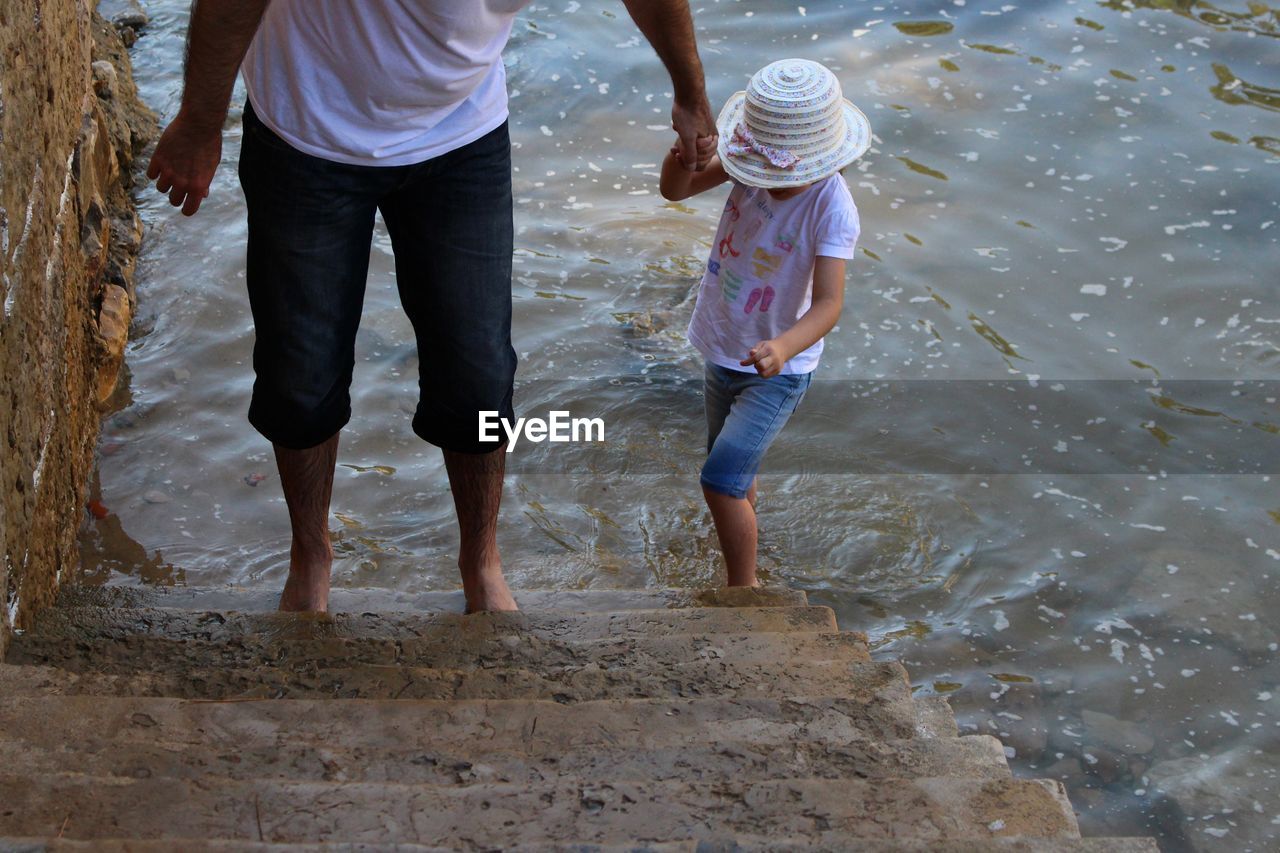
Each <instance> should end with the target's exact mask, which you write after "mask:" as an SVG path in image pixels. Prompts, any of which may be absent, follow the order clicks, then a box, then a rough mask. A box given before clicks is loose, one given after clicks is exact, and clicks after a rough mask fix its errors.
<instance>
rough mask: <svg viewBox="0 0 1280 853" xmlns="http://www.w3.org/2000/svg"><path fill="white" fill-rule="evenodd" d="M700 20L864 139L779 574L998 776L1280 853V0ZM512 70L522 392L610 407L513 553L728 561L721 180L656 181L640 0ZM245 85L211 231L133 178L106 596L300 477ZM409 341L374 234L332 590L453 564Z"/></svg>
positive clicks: (624, 581)
mask: <svg viewBox="0 0 1280 853" xmlns="http://www.w3.org/2000/svg"><path fill="white" fill-rule="evenodd" d="M185 5H186V4H185V3H182V2H178V0H156V2H152V3H151V4H150V5H149V11H150V13H151V17H152V24H151V26H150V28H149V29H148V30H147V31H146V33H145V35H144V37H143V38H142V39H141V40H140V41H139V42H138V44H137V46H136V47H135V48H134V56H135V63H136V67H137V76H138V80H139V83H140V85H141V87H142V91H143V93H144V96H145V98H146V99H147V100H148V102H149V103H150V104H151V105H152V106H154V107H155V108H156V109H157V110H158V111H159V112H161V113H162V114H163V115H164V116H165V117H166V118H168V117H170V116H172V115H173V114H174V112H175V110H176V107H177V101H178V95H179V88H180V80H181V76H180V67H179V65H180V56H181V51H182V37H183V32H184V28H185V8H184V7H185ZM697 20H698V25H699V35H700V43H701V46H702V52H703V58H704V62H705V64H706V66H707V71H708V85H709V89H710V96H711V100H712V102H713V104H714V107H715V108H716V109H717V110H718V108H719V105H720V104H721V103H723V101H724V99H725V98H726V97H727V96H728V95H730V94H731V93H732V92H733V91H735V90H737V89H740V88H742V87H743V86H744V85H745V81H746V78H747V77H748V76H749V74H750V73H751V72H752V71H754V70H755V69H756V68H758V67H760V66H762V65H764V64H765V63H767V62H769V61H772V60H774V59H779V58H783V57H785V56H802V57H806V58H811V59H816V60H819V61H821V62H823V63H825V64H827V65H828V66H830V67H831V68H833V69H834V70H836V72H837V73H838V75H839V76H840V77H841V79H842V80H843V81H844V85H845V90H846V94H847V95H848V96H849V97H851V98H852V99H853V100H854V101H855V102H856V103H858V104H859V105H860V106H861V107H862V108H863V110H864V111H865V112H866V113H867V114H868V116H869V117H870V119H871V122H872V126H873V129H874V131H875V133H876V143H875V146H874V147H873V149H872V150H871V152H869V153H868V155H867V156H866V157H865V158H863V160H862V161H861V162H860V163H859V164H857V165H856V166H855V167H853V168H851V169H849V170H848V171H847V172H846V176H847V178H848V180H849V183H850V186H851V188H852V189H853V191H854V196H855V198H856V200H857V202H858V205H859V207H860V210H861V213H862V221H863V227H864V233H863V236H862V240H861V243H860V246H861V251H860V253H859V257H858V258H857V260H856V262H855V263H854V264H853V265H852V268H851V271H850V274H849V279H848V291H847V298H846V308H845V312H844V316H843V319H842V322H841V324H840V326H839V327H838V329H837V330H836V331H835V332H833V333H832V334H831V336H830V337H829V338H828V343H827V352H826V355H825V357H824V361H823V368H822V373H821V374H820V377H821V381H819V382H815V385H814V390H813V392H812V393H811V395H810V397H809V398H808V399H807V400H806V403H805V404H804V406H802V408H801V411H800V413H799V414H798V415H797V417H796V419H795V420H794V421H793V423H792V425H790V426H789V427H788V429H787V430H786V431H785V432H784V434H783V436H782V438H781V439H780V441H779V443H778V444H777V445H776V446H775V448H774V450H773V452H772V454H771V456H770V459H769V462H768V472H769V473H768V474H767V475H766V476H765V477H764V478H763V480H762V502H761V527H762V531H763V534H762V541H761V552H762V557H761V559H762V566H763V572H764V575H765V577H766V578H767V579H768V580H770V581H773V582H779V583H785V584H789V585H792V586H796V587H800V588H803V589H807V590H809V591H810V593H811V598H812V599H813V600H814V601H815V602H817V603H822V604H828V605H830V606H832V607H833V608H835V610H836V611H837V613H838V614H839V617H840V620H841V623H842V624H843V625H845V626H847V627H851V628H857V629H861V630H865V631H867V632H868V633H869V634H870V636H871V638H872V641H873V643H874V644H875V646H876V648H877V652H878V654H880V655H883V656H885V657H902V658H903V659H904V660H905V661H906V662H907V663H908V666H909V668H910V671H911V675H912V678H913V679H914V683H915V685H916V687H917V690H918V692H919V693H921V694H929V693H945V694H946V695H948V696H949V697H950V699H951V701H952V703H953V705H954V706H955V708H956V709H957V712H958V715H959V718H960V721H961V725H962V727H963V728H964V729H965V730H967V731H977V732H991V733H995V734H998V735H1000V736H1001V738H1002V739H1004V741H1005V743H1006V744H1008V745H1009V747H1010V752H1011V763H1012V764H1013V766H1014V768H1015V771H1016V772H1018V773H1020V774H1026V775H1036V776H1053V777H1055V778H1062V779H1064V780H1065V781H1066V783H1067V784H1068V786H1069V788H1070V790H1071V795H1072V799H1073V802H1074V803H1075V804H1076V806H1077V808H1079V809H1081V811H1082V814H1081V823H1082V826H1083V828H1084V830H1085V831H1086V833H1088V834H1102V833H1109V834H1154V835H1157V836H1158V837H1160V838H1161V841H1162V844H1163V845H1164V846H1165V848H1166V849H1169V850H1179V849H1190V848H1192V847H1194V848H1196V849H1201V848H1203V849H1223V850H1228V849H1229V850H1244V849H1250V848H1252V849H1259V850H1261V849H1265V848H1268V847H1271V846H1273V845H1275V843H1276V842H1275V832H1276V826H1277V821H1278V820H1280V817H1278V815H1280V811H1278V810H1277V807H1276V806H1277V802H1276V779H1275V770H1274V755H1275V750H1274V747H1275V745H1276V743H1277V740H1278V739H1280V735H1278V733H1277V699H1276V698H1275V697H1276V696H1277V695H1278V693H1277V687H1278V685H1277V682H1278V681H1280V668H1277V665H1276V662H1275V659H1274V658H1275V650H1276V642H1277V640H1278V637H1277V629H1276V621H1275V619H1274V616H1273V613H1274V612H1275V608H1276V605H1277V603H1278V602H1277V599H1278V598H1280V595H1277V588H1276V583H1275V574H1276V572H1277V570H1278V569H1280V562H1278V561H1280V529H1278V528H1277V524H1280V494H1277V490H1276V484H1275V479H1274V478H1275V476H1276V475H1277V474H1278V473H1280V470H1277V469H1280V464H1277V463H1278V462H1280V453H1278V452H1277V449H1278V448H1280V444H1278V442H1280V428H1278V427H1277V426H1276V424H1280V411H1277V408H1278V406H1277V399H1276V398H1277V393H1276V392H1277V387H1276V384H1275V379H1276V368H1277V365H1278V364H1280V342H1278V338H1280V300H1278V299H1277V295H1278V294H1277V279H1276V272H1275V269H1276V260H1277V258H1280V255H1278V254H1277V251H1276V235H1277V233H1280V229H1277V227H1276V224H1275V223H1276V221H1277V220H1280V211H1278V210H1277V206H1278V205H1277V198H1278V197H1280V193H1278V189H1280V179H1278V176H1280V118H1278V117H1277V112H1278V111H1280V65H1277V64H1276V63H1275V61H1274V59H1275V56H1276V45H1277V43H1276V40H1275V38H1276V36H1277V34H1278V33H1280V26H1278V24H1277V16H1276V12H1275V11H1274V10H1272V9H1270V8H1268V7H1266V6H1264V5H1263V4H1261V3H1257V2H1253V3H1249V4H1248V5H1246V4H1244V3H1241V2H1238V0H1231V2H1228V3H1226V4H1225V5H1223V6H1221V7H1218V6H1211V5H1209V4H1207V3H1201V2H1191V0H1176V1H1175V2H1158V3H1157V2H1144V3H1131V2H1106V3H1081V2H1077V3H1070V2H1062V3H1046V2H1037V3H1025V2H1024V3H1009V4H1004V5H1001V4H999V3H996V2H978V1H977V0H969V2H960V0H948V2H934V3H919V2H905V1H904V2H899V3H894V4H887V3H886V4H882V5H874V6H873V5H869V4H866V3H835V2H812V3H809V4H808V5H806V6H792V5H788V4H778V3H767V2H761V1H757V2H712V3H705V4H702V5H700V6H699V7H698V9H697ZM507 61H508V65H509V76H510V89H511V95H512V111H513V119H512V133H513V140H514V143H515V146H516V150H515V162H516V167H517V170H518V171H517V172H516V175H515V181H516V185H515V195H516V199H517V204H516V217H517V228H518V236H517V255H516V274H515V281H514V296H515V312H516V313H515V338H516V347H517V350H518V351H519V353H520V357H521V367H520V374H519V379H520V381H521V383H522V384H521V387H520V391H519V394H518V399H517V403H518V407H519V408H520V409H521V410H522V412H524V413H529V414H544V413H545V412H546V411H547V410H548V409H549V408H553V407H557V408H559V407H563V408H569V409H571V410H573V411H574V413H575V414H585V415H590V416H593V417H602V418H604V420H605V423H606V437H607V442H606V444H605V445H604V446H603V447H569V446H566V445H554V446H552V445H547V444H543V445H538V446H527V447H524V448H517V452H515V453H513V454H512V456H511V458H510V468H511V474H510V475H509V477H508V481H507V492H506V502H505V504H504V507H503V514H502V524H501V531H500V543H501V546H502V548H503V553H504V556H505V559H506V563H507V566H508V575H509V578H510V580H511V581H512V584H513V586H515V587H516V588H519V587H561V588H584V587H592V586H596V587H618V586H620V587H627V586H666V585H696V584H702V583H711V582H714V579H715V578H716V577H717V572H718V571H719V569H718V562H717V561H718V557H717V553H716V550H715V548H714V547H713V539H714V537H713V532H712V530H711V527H710V520H709V517H708V515H707V513H706V510H705V508H704V507H703V505H702V501H701V498H700V496H699V494H698V491H697V488H696V472H697V469H698V465H699V460H700V455H701V443H702V441H703V436H702V434H701V425H700V423H699V417H700V406H701V402H700V365H699V361H698V359H697V358H696V357H695V354H694V353H693V352H692V351H691V349H690V348H689V347H688V346H687V344H686V343H685V342H684V340H683V328H684V324H685V322H686V321H687V318H688V314H689V311H690V310H691V301H690V292H691V289H692V287H693V285H694V284H695V281H696V277H697V274H698V270H699V269H700V267H701V265H702V263H703V262H704V260H705V257H706V252H707V250H708V247H709V242H710V240H711V237H712V234H713V232H714V227H715V221H716V220H715V217H716V215H717V213H718V209H719V207H720V205H721V203H722V201H723V192H724V191H723V190H722V191H719V192H715V193H711V194H709V195H708V196H706V197H701V198H695V199H692V200H690V201H689V202H687V203H685V204H667V203H664V202H663V201H662V199H661V198H660V196H659V195H658V194H657V168H658V164H659V163H660V162H661V158H662V156H663V153H664V151H665V150H666V148H667V147H668V145H669V144H670V140H671V133H670V131H669V130H667V129H666V128H667V126H668V122H669V111H670V105H671V98H670V83H669V81H668V79H667V78H666V76H665V73H664V72H663V71H662V69H661V66H660V65H659V63H658V62H657V61H656V59H654V57H653V56H652V53H651V51H650V49H649V48H648V47H647V45H645V44H644V43H643V42H642V41H641V40H640V38H639V36H638V34H637V33H636V31H635V29H634V27H633V26H632V25H631V23H630V22H629V20H628V19H627V18H626V16H625V14H624V13H623V11H622V7H621V5H620V4H607V5H605V6H603V7H597V6H595V5H593V4H579V3H576V2H568V0H565V2H559V1H558V2H555V3H552V4H549V5H548V4H543V3H539V4H538V5H536V6H534V7H532V8H530V9H529V10H527V11H526V13H525V14H524V15H523V16H522V17H521V19H520V20H519V22H518V24H517V27H516V32H515V36H514V37H513V40H512V43H511V47H510V49H509V50H508V53H507ZM242 97H243V95H242V93H240V92H237V95H236V108H235V109H234V110H233V116H232V120H231V121H230V122H229V125H228V130H227V134H226V144H225V161H224V165H223V168H222V170H221V171H220V172H219V174H218V177H217V180H216V182H215V185H214V187H213V193H212V195H211V197H210V199H209V200H208V201H207V202H206V204H205V206H204V207H203V208H202V209H201V212H200V213H199V214H198V216H197V217H195V218H194V219H191V220H186V219H183V218H182V217H180V216H178V215H177V214H176V213H175V212H174V211H172V210H171V209H170V208H169V207H168V206H167V204H166V203H165V202H164V200H163V199H162V198H161V197H160V196H158V195H156V194H154V193H150V194H147V193H144V194H143V195H142V203H143V215H144V218H145V219H146V222H147V228H148V233H147V239H146V243H145V250H144V256H143V258H142V262H141V273H140V279H139V308H138V317H137V320H136V322H135V328H134V335H133V340H132V342H131V344H130V348H129V354H128V362H127V367H128V374H129V376H128V386H127V389H125V390H123V391H121V392H120V394H119V395H118V398H117V400H116V402H117V404H118V406H119V409H118V411H116V412H115V413H114V414H112V415H111V416H110V417H109V418H108V419H107V421H106V424H105V427H104V431H103V438H102V443H101V458H100V464H99V480H100V482H99V483H98V484H97V485H96V488H95V497H97V499H98V500H100V501H101V503H102V504H103V506H105V507H106V508H107V509H108V510H109V511H110V513H111V514H110V515H108V516H107V517H106V518H104V519H101V520H89V521H87V522H86V527H85V531H84V534H83V537H82V543H83V554H84V565H83V573H84V579H85V580H86V581H88V582H98V583H107V582H110V583H126V584H128V583H162V584H170V583H176V584H190V585H206V584H212V585H217V584H225V583H239V584H254V585H268V586H277V587H278V586H279V585H280V584H281V583H282V582H283V578H284V572H285V568H286V563H285V554H286V553H287V533H288V530H287V519H286V515H285V510H284V505H283V500H282V498H281V496H280V491H279V486H278V482H277V479H276V476H275V472H274V466H273V463H272V460H271V456H270V451H269V448H268V446H267V445H266V444H265V442H264V441H263V440H262V439H261V438H260V437H259V436H258V435H257V434H256V433H254V432H253V431H252V429H250V428H249V427H248V425H247V423H246V422H245V420H244V413H245V410H246V408H247V406H248V397H249V390H250V370H249V358H250V349H251V344H252V328H251V324H250V319H249V312H248V305H247V300H246V298H245V295H244V288H243V275H244V271H243V240H244V233H245V229H244V212H243V210H242V199H241V195H240V192H239V188H238V185H237V183H236V178H235V173H234V171H235V170H234V163H235V155H236V150H237V147H238V143H239V137H240V127H239V119H238V116H239V113H238V105H239V103H241V101H242ZM416 369H417V357H416V354H415V353H414V350H413V345H412V335H411V333H410V328H409V325H408V323H407V321H406V320H405V319H404V317H403V316H402V315H401V314H400V309H399V305H398V301H397V297H396V293H395V283H394V277H393V269H392V258H391V254H390V243H389V240H388V239H387V237H386V235H385V232H384V231H382V230H381V229H380V230H379V232H378V236H377V238H376V241H375V246H374V251H373V259H372V269H371V274H370V279H369V289H368V294H367V297H366V308H365V317H364V324H363V327H362V329H361V334H360V338H359V341H358V366H357V376H356V383H357V384H356V387H355V389H354V391H353V396H354V407H355V417H354V419H353V421H352V423H351V425H350V426H349V427H348V428H347V430H346V431H345V432H344V433H343V439H342V447H341V450H340V456H339V462H340V467H339V469H338V477H337V483H336V486H335V495H334V505H333V516H332V520H331V526H332V529H333V533H334V537H335V540H336V545H337V551H338V554H337V561H336V564H335V566H334V575H333V577H334V582H335V584H336V585H349V586H379V587H389V588H395V589H432V588H452V587H454V586H456V585H457V576H456V572H455V570H454V568H453V565H454V560H455V558H456V551H455V549H456V540H455V534H454V528H453V523H452V509H451V504H450V501H449V497H448V493H447V490H446V481H445V478H444V472H443V467H442V463H441V461H440V458H439V454H438V452H436V451H435V450H434V449H432V448H429V447H426V446H424V445H423V444H422V443H421V442H419V441H418V440H417V439H416V438H415V437H414V436H413V435H412V433H411V431H410V429H409V421H410V414H411V411H412V408H413V405H414V403H415V396H414V394H415V384H414V383H415V375H416V374H415V371H416ZM1100 715H1101V716H1100ZM1161 789H1163V790H1173V791H1175V792H1178V796H1179V798H1180V802H1181V803H1182V804H1183V808H1184V811H1183V812H1178V811H1177V810H1175V809H1172V808H1170V807H1169V806H1168V802H1167V801H1166V800H1164V799H1162V798H1161V797H1160V796H1158V795H1157V792H1158V791H1159V790H1161ZM1215 845H1216V847H1215Z"/></svg>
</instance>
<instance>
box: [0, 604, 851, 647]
mask: <svg viewBox="0 0 1280 853" xmlns="http://www.w3.org/2000/svg"><path fill="white" fill-rule="evenodd" d="M837 630H838V629H837V627H836V618H835V614H834V613H832V611H831V608H829V607H691V608H670V609H665V610H630V611H609V612H604V613H567V612H559V611H541V612H534V611H528V612H519V613H477V614H474V615H471V616H463V615H461V614H457V613H394V612H387V613H335V614H324V613H278V612H273V613H242V612H239V611H222V610H174V609H167V608H139V609H128V608H121V609H109V608H101V607H50V608H47V609H46V610H44V611H43V612H42V613H41V614H40V615H39V617H37V620H36V624H35V627H34V628H33V629H32V630H31V631H28V632H24V633H23V634H21V635H17V636H15V637H14V643H15V645H19V646H21V645H24V644H27V643H28V642H35V641H36V640H37V638H42V639H43V640H44V641H59V640H61V641H66V642H68V643H76V642H90V641H94V640H97V639H117V640H124V639H128V638H131V637H140V636H147V637H167V638H169V639H175V640H205V641H207V642H233V641H235V640H237V639H239V638H241V637H245V636H250V635H265V636H280V637H284V638H288V637H294V636H305V637H312V638H318V637H326V636H327V637H345V638H350V639H370V640H396V641H400V642H406V641H409V640H413V639H417V638H424V637H425V638H428V639H432V638H438V637H440V636H442V635H445V634H447V635H449V636H451V637H453V638H454V640H455V641H456V642H457V643H458V644H460V645H466V644H475V643H478V642H479V641H481V640H492V639H502V638H507V637H519V638H524V637H534V638H537V639H544V640H559V641H561V642H571V641H581V640H604V639H614V640H617V639H623V638H628V637H665V636H672V635H688V634H749V633H753V632H766V633H794V632H819V633H821V632H832V633H834V632H835V631H837Z"/></svg>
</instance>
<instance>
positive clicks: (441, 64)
mask: <svg viewBox="0 0 1280 853" xmlns="http://www.w3.org/2000/svg"><path fill="white" fill-rule="evenodd" d="M528 2H529V0H465V2H464V0H360V2H353V0H272V2H271V3H270V4H268V5H267V9H266V12H265V13H264V14H263V18H262V23H261V25H260V26H259V27H258V32H257V34H256V35H255V36H254V38H253V42H252V43H251V44H250V45H249V51H248V53H247V54H246V55H245V58H244V63H243V64H242V66H241V70H242V71H243V73H244V79H245V84H246V87H247V88H248V94H249V100H250V102H251V103H252V104H253V110H254V112H255V113H256V114H257V116H258V118H260V119H261V120H262V122H263V124H265V125H267V127H269V128H271V130H272V131H274V132H275V133H276V134H277V135H279V136H280V137H281V138H282V139H284V140H285V141H286V142H288V143H289V144H290V145H292V146H293V147H295V148H297V149H298V150H300V151H303V152H305V153H307V154H311V155H314V156H316V157H323V158H324V159H326V160H334V161H337V162H339V163H351V164H357V165H376V166H402V165H407V164H410V163H418V162H421V161H423V160H427V159H430V158H431V157H436V156H438V155H440V154H444V153H445V152H447V151H452V150H453V149H455V148H460V147H461V146H463V145H466V144H467V143H468V142H473V141H475V140H476V139H479V138H480V137H481V136H484V135H485V134H486V133H488V132H489V131H491V130H493V129H494V128H496V127H498V126H499V125H501V124H502V123H503V122H504V121H506V119H507V82H506V73H505V70H504V69H503V66H502V49H503V47H505V46H506V43H507V38H508V36H510V34H511V26H512V23H513V21H514V19H515V15H516V13H517V12H518V11H519V10H520V9H521V8H522V7H524V6H525V5H526V4H527V3H528Z"/></svg>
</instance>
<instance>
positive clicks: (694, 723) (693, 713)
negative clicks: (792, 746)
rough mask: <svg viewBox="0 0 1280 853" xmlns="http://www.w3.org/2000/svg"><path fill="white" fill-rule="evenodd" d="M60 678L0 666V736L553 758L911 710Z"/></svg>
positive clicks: (825, 737)
mask: <svg viewBox="0 0 1280 853" xmlns="http://www.w3.org/2000/svg"><path fill="white" fill-rule="evenodd" d="M66 677H67V673H63V672H61V671H59V670H45V669H42V668H40V667H10V666H4V665H0V732H6V733H22V736H23V737H28V738H36V737H39V736H40V731H41V728H42V727H43V728H45V729H47V730H48V731H50V732H69V731H76V732H82V733H86V732H92V733H93V734H94V736H95V737H100V738H104V739H108V740H111V741H113V742H115V743H118V744H132V743H152V742H156V743H190V744H207V745H212V746H218V747H223V748H230V749H249V748H260V747H272V746H278V745H281V744H285V743H290V742H293V743H317V744H328V745H341V746H342V747H343V748H344V749H350V750H356V751H367V752H378V751H389V750H395V749H399V750H403V751H404V752H406V753H417V754H430V753H432V752H433V751H447V752H452V753H459V752H461V753H467V754H471V755H481V754H486V753H489V752H505V751H516V752H525V753H528V754H537V755H555V754H557V753H568V752H572V751H574V750H578V749H584V750H585V749H591V748H604V747H609V746H613V747H618V748H625V749H656V748H661V747H668V746H672V747H674V746H681V745H689V744H695V745H696V744H704V743H708V742H718V741H720V740H725V741H741V742H747V743H754V744H757V745H760V746H765V745H777V744H789V743H819V744H829V745H841V744H847V743H851V742H855V741H857V742H860V741H867V740H871V741H875V740H896V739H903V738H910V737H912V736H913V735H914V733H915V715H914V711H913V709H912V707H911V705H910V704H909V703H906V702H898V701H889V700H886V699H885V698H884V696H883V694H882V693H880V692H877V691H874V690H863V691H859V692H857V693H856V695H855V696H853V697H850V698H831V697H822V698H817V697H815V698H806V697H794V698H787V699H759V698H750V699H725V698H707V699H644V700H634V699H633V700H605V701H596V702H583V703H579V704H573V705H562V704H559V703H557V702H548V701H526V700H507V701H486V700H468V701H457V702H449V701H445V702H440V701H429V700H428V701H406V700H398V701H397V700H366V699H349V700H342V701H333V700H330V699H305V700H283V701H281V700H250V701H233V702H225V701H191V700H185V699H169V698H122V697H115V696H99V695H53V694H51V691H54V690H56V689H58V687H59V686H60V685H59V684H58V683H57V682H56V681H55V680H53V679H64V678H66ZM70 678H72V679H75V678H80V676H75V675H71V676H70ZM11 736H12V735H11ZM35 742H37V743H38V742H39V741H35Z"/></svg>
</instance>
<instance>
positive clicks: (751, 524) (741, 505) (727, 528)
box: [702, 483, 757, 586]
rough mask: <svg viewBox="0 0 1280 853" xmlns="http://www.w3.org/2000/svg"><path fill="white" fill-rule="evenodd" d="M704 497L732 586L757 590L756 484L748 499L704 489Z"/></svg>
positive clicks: (753, 485)
mask: <svg viewBox="0 0 1280 853" xmlns="http://www.w3.org/2000/svg"><path fill="white" fill-rule="evenodd" d="M702 494H703V496H704V497H705V498H706V500H707V507H708V508H709V509H710V510H711V518H712V520H713V521H715V524H716V535H717V536H718V537H719V538H720V550H721V551H723V552H724V563H725V568H726V569H727V570H728V574H729V586H756V537H757V532H756V511H755V507H754V506H753V502H754V498H755V484H754V483H752V487H751V491H750V492H748V494H747V497H745V498H734V497H730V496H729V495H724V494H721V493H720V492H713V491H711V490H710V489H707V488H705V487H704V488H703V490H702Z"/></svg>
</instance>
